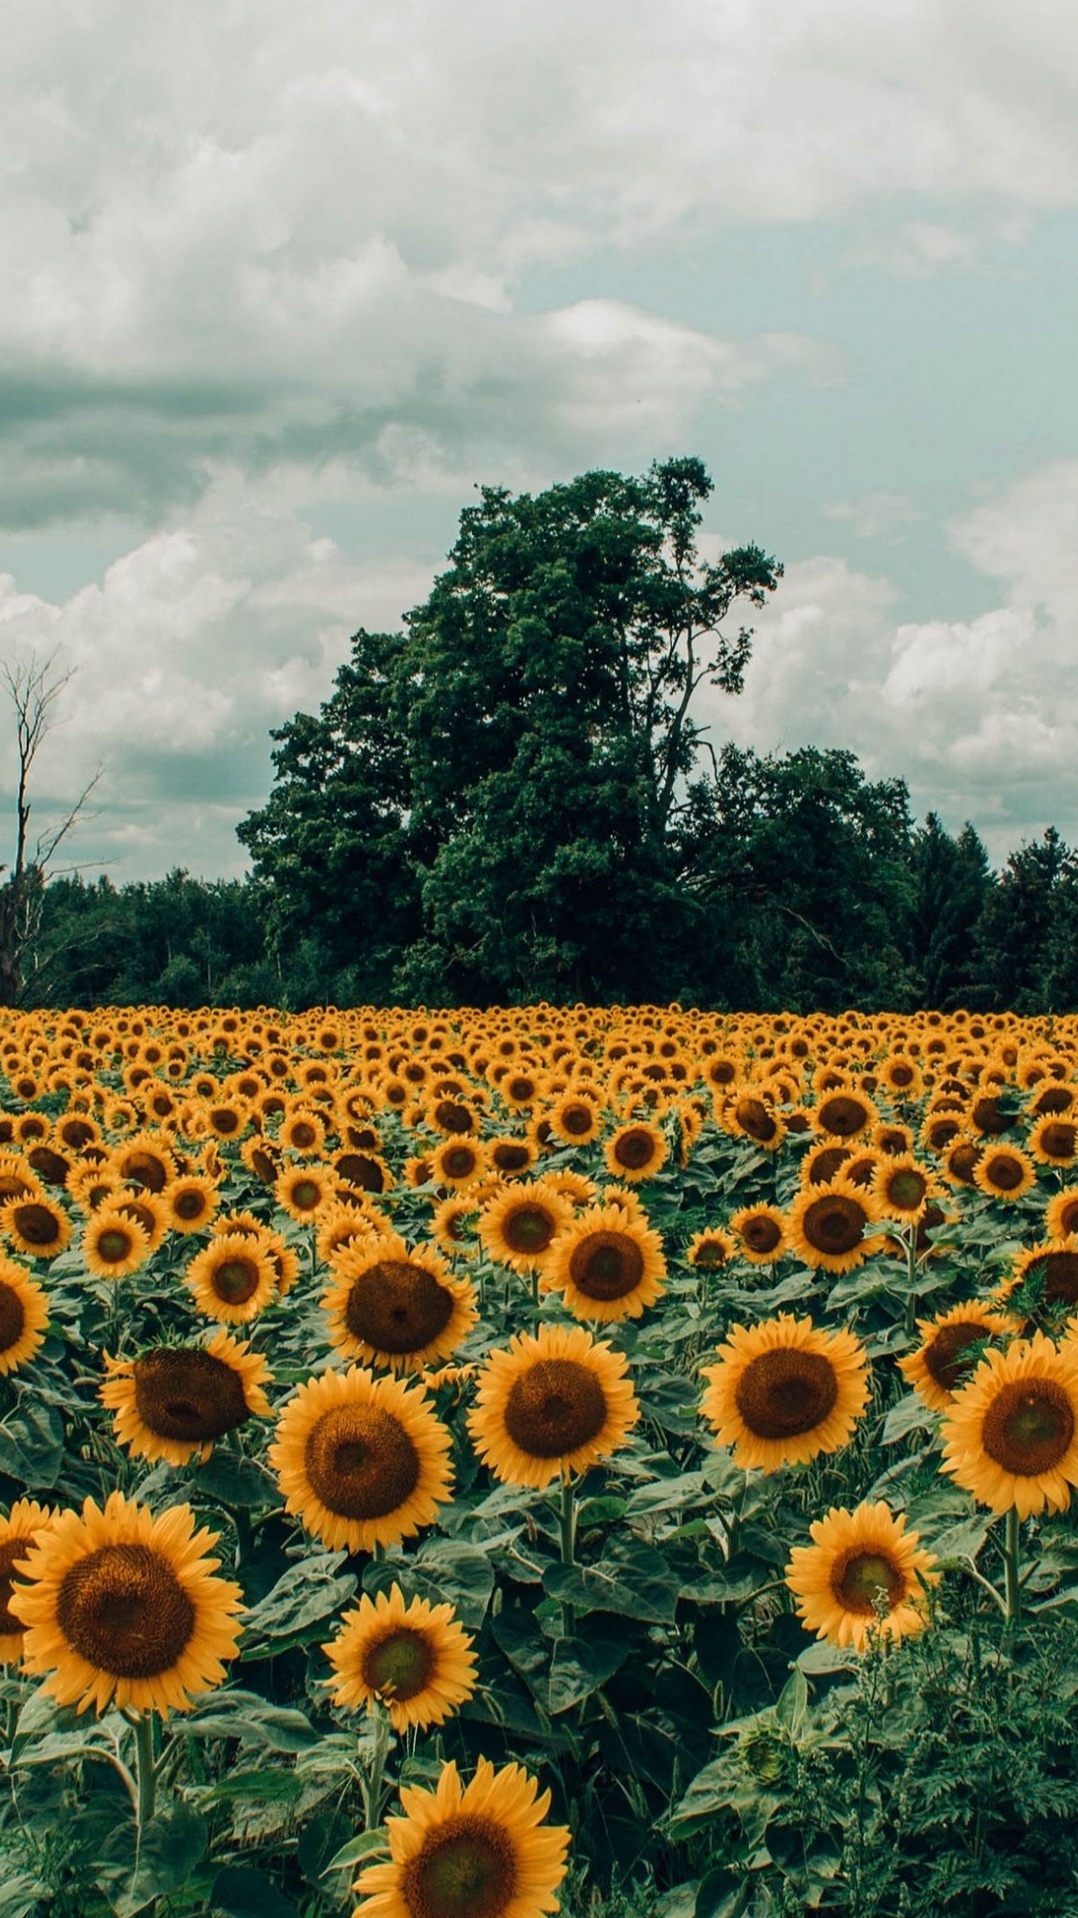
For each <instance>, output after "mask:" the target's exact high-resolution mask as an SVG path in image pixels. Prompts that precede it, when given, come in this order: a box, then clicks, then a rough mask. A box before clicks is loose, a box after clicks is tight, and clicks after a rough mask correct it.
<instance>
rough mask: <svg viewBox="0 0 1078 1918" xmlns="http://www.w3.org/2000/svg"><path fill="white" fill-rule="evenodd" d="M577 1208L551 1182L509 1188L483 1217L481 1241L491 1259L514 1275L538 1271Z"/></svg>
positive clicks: (519, 1184)
mask: <svg viewBox="0 0 1078 1918" xmlns="http://www.w3.org/2000/svg"><path fill="white" fill-rule="evenodd" d="M572 1219H573V1208H572V1206H571V1204H570V1203H569V1201H568V1200H567V1199H565V1198H563V1196H562V1195H561V1193H560V1192H558V1191H557V1190H556V1189H555V1188H554V1187H553V1186H552V1185H551V1184H550V1182H549V1181H548V1180H545V1179H542V1180H538V1179H537V1180H536V1181H535V1182H534V1183H533V1184H531V1185H528V1184H524V1183H522V1182H514V1183H513V1184H512V1185H507V1186H505V1187H504V1188H503V1190H502V1191H501V1192H500V1193H499V1194H498V1196H497V1197H496V1198H495V1199H493V1200H491V1201H490V1202H489V1203H488V1204H487V1205H485V1206H484V1207H483V1210H482V1212H481V1213H480V1215H479V1241H480V1244H481V1245H482V1247H483V1250H484V1251H485V1252H486V1254H487V1257H488V1258H490V1259H494V1260H496V1261H497V1263H498V1264H499V1265H507V1266H509V1268H510V1270H511V1271H513V1272H534V1271H536V1270H538V1269H539V1268H540V1267H541V1266H542V1265H543V1263H544V1262H545V1260H546V1259H547V1257H548V1256H549V1253H550V1248H551V1246H552V1245H553V1243H554V1241H555V1239H556V1238H557V1236H558V1234H559V1233H560V1232H564V1231H565V1229H566V1228H567V1227H568V1226H569V1225H571V1224H572Z"/></svg>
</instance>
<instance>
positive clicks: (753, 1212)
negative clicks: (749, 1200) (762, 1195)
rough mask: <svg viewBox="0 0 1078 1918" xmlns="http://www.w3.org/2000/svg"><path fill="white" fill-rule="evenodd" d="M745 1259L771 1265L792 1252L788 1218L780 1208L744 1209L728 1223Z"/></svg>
mask: <svg viewBox="0 0 1078 1918" xmlns="http://www.w3.org/2000/svg"><path fill="white" fill-rule="evenodd" d="M727 1223H728V1226H729V1230H730V1232H731V1234H732V1235H733V1239H734V1243H735V1245H736V1246H737V1254H738V1257H739V1258H741V1259H748V1261H749V1263H750V1265H771V1264H773V1262H774V1261H775V1260H776V1259H781V1258H782V1257H783V1255H784V1254H785V1253H786V1252H788V1251H789V1249H790V1241H789V1238H788V1236H787V1231H786V1214H785V1212H780V1210H779V1208H778V1206H777V1205H762V1204H761V1205H743V1206H741V1207H740V1209H739V1210H738V1211H737V1212H734V1213H732V1214H731V1216H730V1218H729V1220H728V1221H727Z"/></svg>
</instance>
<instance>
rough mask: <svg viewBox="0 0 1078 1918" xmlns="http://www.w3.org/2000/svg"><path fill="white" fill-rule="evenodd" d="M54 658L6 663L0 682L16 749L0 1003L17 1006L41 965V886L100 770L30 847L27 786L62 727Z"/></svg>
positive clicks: (62, 681)
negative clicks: (57, 708)
mask: <svg viewBox="0 0 1078 1918" xmlns="http://www.w3.org/2000/svg"><path fill="white" fill-rule="evenodd" d="M55 664H56V654H55V653H50V654H49V655H48V656H47V657H46V658H45V659H39V658H38V656H37V654H36V653H31V654H30V656H29V658H28V659H25V660H23V661H21V662H20V663H19V664H16V665H13V664H12V663H11V662H10V661H9V660H5V662H4V664H3V667H2V668H0V680H2V682H3V686H4V689H5V691H6V693H7V697H8V700H9V703H10V706H11V710H12V712H13V714H14V718H15V746H16V756H17V762H18V771H17V776H16V785H15V857H14V861H13V863H12V865H11V866H10V868H9V867H7V866H4V865H0V873H4V872H6V873H7V874H8V877H7V878H6V879H5V880H4V881H3V883H2V885H0V1005H3V1006H16V1005H19V1004H20V1003H21V1002H22V1000H23V997H24V994H25V989H26V986H27V984H28V982H29V979H30V978H31V977H32V975H33V974H34V972H35V971H36V970H37V967H38V964H39V962H40V955H39V951H38V942H39V939H40V934H41V919H42V913H43V911H44V905H45V883H46V880H47V878H48V876H49V867H50V863H51V861H52V859H53V858H54V856H55V854H56V851H57V849H58V848H59V846H60V845H61V844H62V842H63V840H64V839H66V837H67V835H68V833H69V832H70V831H71V829H72V827H73V826H74V825H75V823H76V821H77V820H78V819H79V818H80V817H81V816H82V814H83V812H84V809H85V806H86V801H87V800H88V799H89V797H90V794H91V793H92V792H93V790H94V788H95V786H96V785H97V782H98V780H99V779H100V778H101V775H102V772H103V771H104V768H103V767H101V766H99V767H98V769H97V771H96V772H95V773H94V774H93V776H92V778H90V779H89V780H88V781H87V783H86V785H85V786H84V787H83V789H82V791H81V792H80V793H79V796H78V798H77V799H76V800H75V801H74V804H73V805H71V806H70V807H69V808H68V810H67V812H66V813H65V814H64V816H63V818H62V819H61V820H60V823H59V824H58V825H56V826H54V827H52V828H51V829H50V830H48V831H47V832H45V833H43V834H42V835H41V836H40V837H39V838H38V840H37V841H36V843H35V845H34V847H33V850H32V851H31V848H30V813H31V799H30V783H31V775H32V773H33V769H34V761H35V760H36V758H37V755H38V752H39V751H40V748H41V745H42V742H43V741H44V740H45V739H46V738H47V736H48V734H49V733H50V732H51V731H52V730H53V728H54V726H56V725H58V724H60V723H62V722H60V721H59V720H57V719H56V717H55V714H54V708H55V706H56V702H57V700H58V699H59V697H60V694H61V693H62V692H63V690H64V688H65V687H66V686H67V685H68V684H69V683H70V681H71V678H72V672H70V671H69V672H66V673H57V672H54V670H53V669H54V666H55Z"/></svg>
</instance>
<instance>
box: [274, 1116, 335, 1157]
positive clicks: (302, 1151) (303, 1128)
mask: <svg viewBox="0 0 1078 1918" xmlns="http://www.w3.org/2000/svg"><path fill="white" fill-rule="evenodd" d="M277 1143H278V1145H282V1146H286V1147H287V1148H288V1150H289V1151H290V1152H295V1153H297V1154H298V1155H299V1156H300V1157H305V1156H307V1155H309V1154H311V1153H318V1152H321V1150H322V1147H323V1146H324V1145H325V1143H326V1122H325V1120H324V1119H323V1117H322V1115H321V1113H320V1112H314V1111H312V1109H311V1107H310V1106H301V1105H297V1106H292V1107H291V1109H290V1110H289V1111H287V1112H286V1113H285V1115H284V1117H283V1119H282V1120H281V1128H280V1131H279V1132H278V1134H277Z"/></svg>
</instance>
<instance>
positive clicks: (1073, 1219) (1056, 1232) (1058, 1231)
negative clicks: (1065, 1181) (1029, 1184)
mask: <svg viewBox="0 0 1078 1918" xmlns="http://www.w3.org/2000/svg"><path fill="white" fill-rule="evenodd" d="M1044 1223H1045V1227H1046V1229H1047V1231H1048V1236H1049V1238H1052V1239H1067V1238H1069V1237H1070V1235H1071V1233H1072V1232H1078V1185H1067V1186H1064V1188H1063V1190H1062V1192H1057V1193H1056V1195H1055V1198H1054V1199H1050V1200H1049V1201H1048V1204H1047V1206H1046V1207H1045V1213H1044Z"/></svg>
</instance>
